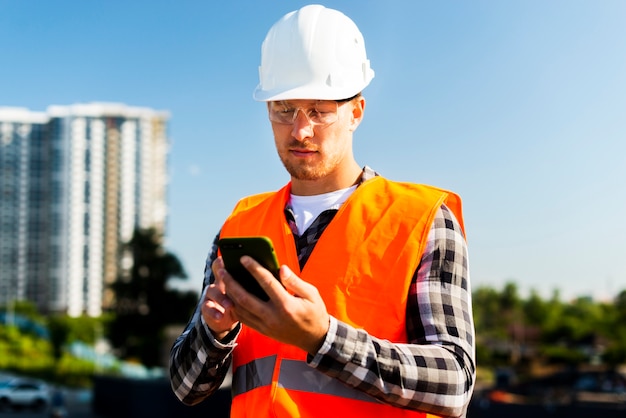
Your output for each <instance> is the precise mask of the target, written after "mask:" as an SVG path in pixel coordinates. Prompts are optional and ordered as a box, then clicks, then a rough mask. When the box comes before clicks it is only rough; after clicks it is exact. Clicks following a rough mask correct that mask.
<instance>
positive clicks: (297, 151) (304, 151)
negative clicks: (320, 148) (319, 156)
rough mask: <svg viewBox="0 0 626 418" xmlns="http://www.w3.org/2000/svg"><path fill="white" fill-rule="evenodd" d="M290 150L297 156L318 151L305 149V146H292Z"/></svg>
mask: <svg viewBox="0 0 626 418" xmlns="http://www.w3.org/2000/svg"><path fill="white" fill-rule="evenodd" d="M289 152H291V153H292V154H293V155H295V156H296V157H307V156H309V155H313V154H315V153H317V151H315V150H311V149H303V148H292V149H290V150H289Z"/></svg>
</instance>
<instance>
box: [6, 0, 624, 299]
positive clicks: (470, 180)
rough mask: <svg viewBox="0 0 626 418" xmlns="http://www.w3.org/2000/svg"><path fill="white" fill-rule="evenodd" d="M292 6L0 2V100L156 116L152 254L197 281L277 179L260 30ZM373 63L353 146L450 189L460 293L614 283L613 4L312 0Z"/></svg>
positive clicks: (606, 292) (619, 200)
mask: <svg viewBox="0 0 626 418" xmlns="http://www.w3.org/2000/svg"><path fill="white" fill-rule="evenodd" d="M304 4H306V2H302V1H252V0H250V1H230V2H211V1H200V0H193V1H192V0H177V1H175V2H174V1H163V0H134V1H122V0H111V1H97V0H92V1H84V0H74V1H70V0H57V1H43V0H40V1H35V0H33V1H20V0H0V106H17V107H26V108H29V109H31V110H36V111H44V110H45V109H46V108H47V107H48V106H49V105H53V104H59V105H69V104H73V103H84V102H93V101H98V102H122V103H125V104H127V105H130V106H147V107H151V108H154V109H158V110H167V111H169V112H170V113H171V120H170V137H171V150H170V180H171V181H170V190H169V209H170V218H169V226H168V231H167V248H168V250H170V251H171V252H173V253H174V254H176V255H177V256H178V257H179V258H180V259H181V261H182V262H183V264H184V266H185V268H186V270H187V272H188V273H189V276H190V278H189V283H188V285H187V286H190V287H191V288H194V289H198V290H199V289H200V286H201V281H202V270H203V267H204V259H205V256H206V253H207V251H208V249H209V247H210V243H211V241H212V239H213V236H214V234H215V233H216V232H217V230H218V228H219V227H220V225H221V223H222V221H223V220H224V218H225V217H226V216H227V215H228V213H229V212H230V210H231V208H232V207H233V206H234V204H235V203H236V201H237V199H238V198H240V197H242V196H244V195H246V194H251V193H256V192H261V191H266V190H273V189H277V188H279V187H280V186H282V185H283V184H284V183H285V182H287V181H288V177H287V175H286V172H285V171H284V169H283V167H282V165H281V164H280V162H279V160H278V157H277V156H276V153H275V150H274V146H273V140H272V136H271V131H270V128H269V123H268V122H267V118H266V113H265V108H264V105H263V104H261V103H257V102H254V101H253V100H252V91H253V89H254V87H255V86H256V84H257V81H258V79H257V74H258V73H257V68H258V65H259V62H260V46H261V42H262V40H263V38H264V36H265V34H266V32H267V30H268V29H269V27H270V26H271V25H272V24H273V23H274V22H275V21H276V20H277V19H278V18H279V17H281V16H282V15H283V14H285V13H287V12H289V11H291V10H294V9H297V8H299V7H301V6H302V5H304ZM322 4H324V5H326V6H327V7H332V8H336V9H338V10H341V11H343V12H344V13H346V14H347V15H348V16H350V17H351V18H352V19H353V20H354V21H355V22H356V23H357V25H358V26H359V27H360V29H361V32H362V33H363V35H364V37H365V43H366V47H367V52H368V56H369V58H370V60H371V64H372V68H373V69H374V70H375V71H376V77H375V78H374V80H373V81H372V83H371V85H370V86H369V87H368V88H367V89H366V90H365V92H364V93H365V97H366V99H367V100H368V103H367V109H366V115H365V120H364V122H363V123H362V124H361V126H360V128H359V130H358V131H357V132H356V135H355V153H356V156H357V160H358V162H359V163H360V164H362V165H365V164H367V165H369V166H371V167H373V168H374V169H376V170H377V171H379V172H380V173H382V174H383V175H385V176H386V177H388V178H391V179H395V180H402V181H412V182H418V183H429V184H433V185H436V186H439V187H443V188H448V189H451V190H454V191H456V192H457V193H459V194H460V195H461V196H462V198H463V201H464V206H465V218H466V227H467V233H468V242H469V249H470V267H471V277H472V282H473V286H474V288H476V287H478V286H481V285H489V286H495V287H498V288H499V287H501V286H502V285H503V283H505V282H507V281H514V282H516V283H517V284H518V286H519V287H520V289H521V290H522V291H528V290H530V289H535V290H537V291H539V292H541V293H542V294H543V295H546V296H549V295H550V294H551V292H552V291H553V290H555V289H558V290H559V291H560V292H561V294H562V296H563V297H566V298H568V297H572V296H578V295H590V296H594V297H597V298H605V297H607V296H613V295H615V294H617V292H618V291H620V290H624V289H626V188H625V180H626V24H625V22H626V2H624V1H621V0H614V1H609V0H598V1H581V0H553V1H543V0H542V1H540V0H511V1H496V0H491V1H415V0H405V1H395V0H388V1H371V0H363V1H358V2H357V1H347V0H345V1H326V2H324V3H322Z"/></svg>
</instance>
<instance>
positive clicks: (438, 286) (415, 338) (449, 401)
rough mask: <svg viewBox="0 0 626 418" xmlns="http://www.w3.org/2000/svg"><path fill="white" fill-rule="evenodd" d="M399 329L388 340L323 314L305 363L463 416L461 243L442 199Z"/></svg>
mask: <svg viewBox="0 0 626 418" xmlns="http://www.w3.org/2000/svg"><path fill="white" fill-rule="evenodd" d="M407 333H408V336H409V343H408V344H394V343H391V342H389V341H386V340H380V339H377V338H374V337H372V336H371V335H369V334H368V333H367V332H366V331H364V330H359V329H355V328H353V327H351V326H349V325H347V324H345V323H342V322H341V321H339V320H337V319H334V318H331V326H330V329H329V332H328V334H327V336H326V340H325V342H324V344H323V346H322V348H321V349H320V351H319V352H318V353H317V354H316V355H315V356H314V357H309V359H308V360H309V364H310V365H311V366H312V367H315V368H316V369H318V370H320V371H321V372H323V373H325V374H327V375H329V376H332V377H335V378H337V379H339V380H341V381H342V382H344V383H346V384H347V385H349V386H352V387H354V388H357V389H359V390H361V391H363V392H366V393H368V394H369V395H371V396H373V397H375V398H378V399H380V400H381V401H383V402H385V403H389V404H391V405H395V406H398V407H401V408H407V409H413V410H421V411H426V412H430V413H433V414H437V415H443V416H450V417H459V416H465V413H466V410H467V406H468V404H469V401H470V398H471V394H472V390H473V385H474V377H475V362H474V323H473V319H472V311H471V292H470V284H469V271H468V260H467V246H466V243H465V238H464V237H463V234H462V231H461V228H460V226H459V223H458V222H457V220H456V219H455V218H454V216H453V215H452V213H451V212H450V211H449V210H448V208H446V207H445V206H442V207H441V209H440V210H439V211H438V213H437V216H436V218H435V221H434V223H433V226H432V228H431V230H430V233H429V237H428V242H427V246H426V251H425V252H424V255H423V256H422V259H421V261H420V264H419V266H418V269H417V271H416V273H415V275H414V277H413V281H412V283H411V287H410V290H409V303H408V306H407Z"/></svg>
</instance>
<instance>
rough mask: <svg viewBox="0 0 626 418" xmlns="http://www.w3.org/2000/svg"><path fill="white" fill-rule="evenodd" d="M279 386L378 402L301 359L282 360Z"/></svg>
mask: <svg viewBox="0 0 626 418" xmlns="http://www.w3.org/2000/svg"><path fill="white" fill-rule="evenodd" d="M278 384H279V386H282V387H284V388H285V389H292V390H300V391H303V392H312V393H320V394H324V395H334V396H339V397H341V398H347V399H354V400H357V401H365V402H376V403H380V401H379V400H377V399H376V398H372V397H371V396H369V395H367V394H365V393H363V392H361V391H359V390H356V389H353V388H351V387H349V386H347V385H345V384H344V383H342V382H340V381H339V380H337V379H333V378H332V377H330V376H326V375H325V374H324V373H322V372H320V371H317V370H315V369H313V368H311V367H310V366H309V365H307V364H306V363H305V362H303V361H298V360H283V361H282V362H281V364H280V375H279V377H278Z"/></svg>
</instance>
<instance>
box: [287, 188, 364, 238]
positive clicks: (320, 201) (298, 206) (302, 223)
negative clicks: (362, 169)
mask: <svg viewBox="0 0 626 418" xmlns="http://www.w3.org/2000/svg"><path fill="white" fill-rule="evenodd" d="M355 189H356V185H354V186H351V187H348V188H347V189H341V190H336V191H334V192H330V193H324V194H318V195H314V196H296V195H293V194H292V195H291V202H290V203H291V208H292V209H293V213H294V216H295V218H296V225H297V227H298V234H300V235H302V233H303V232H304V231H306V230H307V228H308V227H309V226H311V224H312V223H313V221H314V220H315V219H316V218H317V217H318V216H319V214H320V213H322V212H324V211H325V210H327V209H339V207H340V206H341V205H342V204H343V202H345V201H346V199H348V197H350V195H351V194H352V192H354V190H355Z"/></svg>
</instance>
